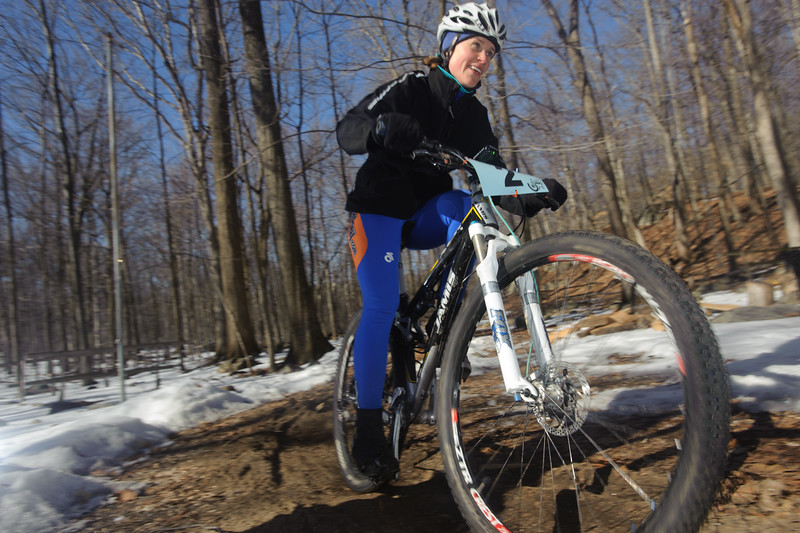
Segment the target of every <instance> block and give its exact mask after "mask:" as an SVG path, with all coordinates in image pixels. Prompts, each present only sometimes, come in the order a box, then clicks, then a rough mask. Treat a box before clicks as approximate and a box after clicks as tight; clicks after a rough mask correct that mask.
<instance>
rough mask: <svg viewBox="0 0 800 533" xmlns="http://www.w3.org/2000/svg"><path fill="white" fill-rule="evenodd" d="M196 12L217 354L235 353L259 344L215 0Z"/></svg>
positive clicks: (251, 352) (232, 356) (250, 350)
mask: <svg viewBox="0 0 800 533" xmlns="http://www.w3.org/2000/svg"><path fill="white" fill-rule="evenodd" d="M198 13H199V15H200V28H201V31H202V37H201V50H202V51H203V67H204V71H205V78H206V94H207V95H208V110H209V111H208V126H209V130H210V132H211V158H212V161H213V163H214V192H215V193H216V206H217V220H218V223H217V230H218V237H219V259H220V261H219V264H220V278H221V284H222V304H223V310H224V313H225V324H226V332H225V345H224V346H223V347H222V350H221V352H218V353H217V357H218V358H220V359H236V358H240V357H246V356H249V355H255V354H256V353H257V351H258V347H257V345H256V341H255V335H254V332H253V320H252V317H251V315H250V304H249V302H248V297H247V290H246V286H245V276H244V260H245V259H244V254H243V245H242V222H241V218H240V215H239V202H238V184H237V175H236V171H235V169H234V166H233V150H232V147H231V126H230V115H229V110H228V94H227V90H226V82H225V79H226V76H225V65H224V59H223V57H222V51H221V47H220V34H219V23H218V20H217V14H216V0H202V1H200V2H199V3H198Z"/></svg>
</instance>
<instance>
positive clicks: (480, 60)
mask: <svg viewBox="0 0 800 533" xmlns="http://www.w3.org/2000/svg"><path fill="white" fill-rule="evenodd" d="M494 54H495V50H494V45H493V44H492V41H490V40H489V39H487V38H486V37H481V36H480V35H476V36H475V37H470V38H469V39H464V40H463V41H461V42H459V43H458V44H457V45H456V47H455V49H454V50H453V55H451V56H450V61H449V62H448V68H449V70H450V74H452V75H453V77H454V78H455V79H457V80H458V83H460V84H461V85H463V86H464V87H466V88H467V89H474V88H475V86H477V85H478V82H479V81H481V78H483V75H484V74H486V71H488V70H489V64H490V63H491V62H492V58H494Z"/></svg>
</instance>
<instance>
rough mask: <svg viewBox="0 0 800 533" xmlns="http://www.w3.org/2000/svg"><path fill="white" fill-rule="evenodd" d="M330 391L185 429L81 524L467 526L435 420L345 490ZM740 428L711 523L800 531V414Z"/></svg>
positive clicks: (756, 417)
mask: <svg viewBox="0 0 800 533" xmlns="http://www.w3.org/2000/svg"><path fill="white" fill-rule="evenodd" d="M329 394H330V388H329V387H318V388H316V389H313V390H311V391H307V392H303V393H298V394H293V395H291V396H288V397H287V398H286V399H284V400H282V401H279V402H274V403H270V404H266V405H263V406H260V407H257V408H254V409H251V410H249V411H246V412H243V413H240V414H237V415H235V416H232V417H230V418H227V419H224V420H221V421H218V422H215V423H208V424H203V425H201V426H200V427H197V428H192V429H188V430H186V431H183V432H181V433H180V434H178V435H176V436H175V438H174V440H173V442H172V444H171V445H169V446H166V447H163V448H159V449H156V450H154V451H153V452H152V453H151V454H150V455H149V456H148V457H146V458H142V460H141V461H140V462H137V463H135V464H133V465H131V466H129V467H128V469H127V470H126V471H125V472H124V473H122V474H120V475H118V476H116V477H115V478H114V479H116V480H119V481H127V482H138V483H140V484H141V485H140V488H139V489H138V490H136V491H125V492H122V493H120V494H118V497H117V498H116V501H114V502H112V503H109V504H108V505H105V506H103V507H100V508H98V509H96V510H95V511H94V512H93V513H92V514H90V515H87V516H84V517H83V518H82V519H81V521H82V522H83V523H84V524H85V525H84V527H83V529H82V531H89V532H95V531H96V532H101V531H102V532H106V531H126V532H145V531H146V532H158V531H177V530H180V531H188V532H194V531H196V532H200V531H223V532H253V533H254V532H268V531H270V532H271V531H280V532H290V531H291V532H294V531H298V532H325V533H335V532H348V533H349V532H353V531H360V532H373V531H375V532H378V531H380V532H387V533H393V532H398V533H399V532H403V533H407V532H408V531H414V532H415V533H416V532H419V533H425V532H434V531H436V532H442V531H448V532H462V531H463V532H466V531H467V529H466V527H465V526H464V524H463V522H462V520H461V518H460V516H459V514H458V510H457V508H456V506H455V504H454V503H453V501H452V499H451V497H450V492H449V490H448V487H447V482H446V481H445V479H444V473H443V471H442V467H441V460H440V457H439V451H438V441H437V439H436V435H435V432H434V430H433V429H432V428H427V427H421V426H416V427H415V428H413V429H412V432H411V433H410V434H409V437H410V439H409V444H410V447H409V449H408V450H406V452H405V453H404V455H403V458H402V464H401V466H402V476H401V479H400V481H399V482H397V483H394V484H392V485H391V486H389V487H387V488H386V489H384V490H383V491H382V492H380V493H375V494H367V495H358V494H354V493H352V492H351V491H349V490H348V489H347V487H346V486H345V485H344V483H343V482H342V480H341V477H340V475H339V470H338V467H337V464H336V459H335V457H334V451H333V442H332V438H331V432H332V427H331V426H332V424H331V416H332V415H331V405H330V401H329V399H328V396H329ZM732 429H733V440H732V443H731V447H730V450H731V454H730V468H729V470H730V471H729V474H728V478H727V480H726V481H725V485H724V487H723V490H722V493H721V495H720V497H719V498H718V503H717V505H715V508H714V509H713V511H712V513H711V515H710V517H709V521H708V523H707V525H706V527H705V528H704V530H703V531H704V532H726V533H728V532H731V531H736V532H748V531H753V532H756V531H757V532H761V531H782V532H783V531H800V415H799V414H798V413H771V414H770V413H757V414H751V413H744V412H736V414H735V416H734V420H733V426H732ZM100 474H102V472H98V475H100Z"/></svg>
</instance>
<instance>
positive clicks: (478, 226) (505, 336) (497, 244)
mask: <svg viewBox="0 0 800 533" xmlns="http://www.w3.org/2000/svg"><path fill="white" fill-rule="evenodd" d="M469 235H470V239H471V240H472V244H473V246H474V248H475V254H476V256H477V259H478V265H477V266H476V267H475V272H476V273H477V275H478V279H479V280H480V283H481V291H482V292H483V301H484V303H485V304H486V313H487V315H488V317H489V323H490V325H491V328H492V339H493V340H494V345H495V349H496V350H497V358H498V360H499V361H500V371H501V372H502V374H503V383H504V384H505V388H506V392H508V393H510V394H514V395H518V396H521V397H523V398H525V399H528V400H532V399H535V398H538V397H539V395H540V393H539V390H538V389H537V388H536V387H535V386H534V385H533V384H532V383H531V382H530V381H528V380H527V379H525V378H524V377H523V376H522V373H521V372H520V369H519V364H518V363H517V355H516V350H515V349H514V342H513V339H512V338H511V335H510V333H509V329H508V317H507V316H506V311H505V305H504V304H503V296H502V294H501V292H500V285H499V283H498V282H497V272H498V269H499V263H498V260H497V254H498V253H499V252H500V251H502V250H504V249H506V248H507V247H508V246H509V245H508V243H507V242H506V241H505V239H504V238H503V237H504V236H502V234H500V233H499V232H497V231H492V229H491V228H488V227H487V226H485V225H484V224H483V223H481V222H477V221H476V222H473V223H472V224H471V225H470V226H469ZM531 280H532V278H531ZM527 285H528V283H526V282H523V287H522V289H523V290H524V291H525V292H523V293H522V294H523V295H524V296H523V298H525V297H528V298H530V296H531V294H532V295H533V296H535V287H534V286H527ZM535 302H536V305H528V303H527V302H526V305H525V318H526V320H527V321H528V324H529V328H530V325H531V324H533V323H534V322H536V323H538V324H541V328H542V330H544V323H543V321H542V320H541V311H539V320H538V321H537V320H536V317H535V314H536V312H537V310H538V299H535ZM529 311H530V315H531V316H530V317H529V316H528V315H529ZM538 334H539V332H538V331H537V330H536V328H534V330H533V331H531V335H532V337H533V338H536V337H538ZM544 339H547V336H546V335H545V336H544ZM548 347H549V345H548ZM540 351H541V350H537V354H538V353H539V352H540Z"/></svg>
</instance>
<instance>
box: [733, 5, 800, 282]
mask: <svg viewBox="0 0 800 533" xmlns="http://www.w3.org/2000/svg"><path fill="white" fill-rule="evenodd" d="M723 1H724V4H725V9H726V12H727V15H728V18H729V19H730V22H731V27H732V30H733V37H734V39H735V41H736V45H737V48H738V49H739V54H740V55H741V57H742V60H743V62H744V65H745V68H746V69H747V77H748V80H749V82H750V85H751V90H752V92H753V113H754V116H755V121H756V138H757V139H758V143H759V146H760V148H761V153H762V154H763V157H764V165H765V166H766V169H767V172H768V174H769V177H770V179H771V180H772V186H773V188H774V189H775V193H776V195H777V198H778V205H779V206H780V208H781V213H782V214H783V221H784V227H785V230H786V236H787V240H788V244H789V248H790V249H791V250H792V255H791V256H790V261H791V262H792V265H793V267H794V270H795V273H796V274H797V276H798V280H800V201H798V197H797V190H796V189H795V187H794V185H793V184H792V181H791V178H790V175H789V168H788V164H787V161H786V157H785V153H784V151H783V146H782V143H781V134H780V131H779V129H778V126H777V123H776V119H775V115H774V114H773V111H772V107H771V105H770V100H771V96H772V95H771V94H770V88H769V80H768V76H767V73H766V71H765V64H764V59H763V57H762V52H761V50H760V49H759V47H758V46H757V45H756V40H755V34H754V31H753V20H752V13H751V10H750V0H723Z"/></svg>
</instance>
